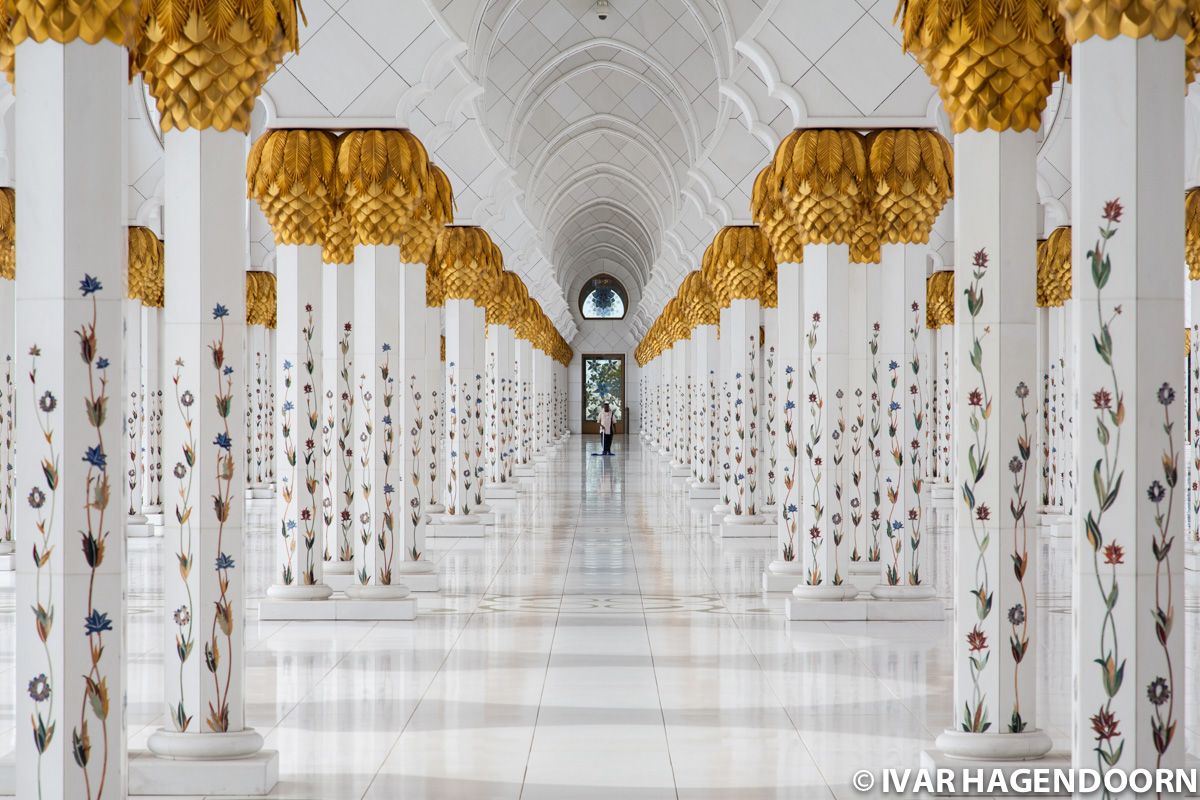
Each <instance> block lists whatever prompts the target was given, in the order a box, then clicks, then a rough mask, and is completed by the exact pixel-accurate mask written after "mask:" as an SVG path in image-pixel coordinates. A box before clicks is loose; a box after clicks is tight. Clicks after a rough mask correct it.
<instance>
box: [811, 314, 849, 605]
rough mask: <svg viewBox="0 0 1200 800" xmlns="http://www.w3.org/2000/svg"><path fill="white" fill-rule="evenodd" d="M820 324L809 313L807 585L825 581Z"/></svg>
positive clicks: (818, 318)
mask: <svg viewBox="0 0 1200 800" xmlns="http://www.w3.org/2000/svg"><path fill="white" fill-rule="evenodd" d="M820 326H821V315H820V314H819V313H814V314H813V315H812V323H811V324H810V325H809V327H808V333H807V334H805V337H804V339H805V341H806V342H807V343H808V365H809V366H808V379H809V380H810V381H812V386H813V390H812V391H811V392H809V394H808V416H809V423H808V442H807V444H805V446H804V450H805V455H806V456H807V458H808V464H809V467H808V470H809V475H810V476H811V477H812V486H813V496H812V498H811V499H810V501H809V506H810V507H811V508H812V511H813V524H812V525H810V526H809V529H808V541H809V544H808V546H809V550H810V553H811V558H812V562H811V564H810V566H809V569H808V575H807V577H806V578H805V582H806V583H807V584H808V585H809V586H819V585H821V584H822V583H824V580H825V578H824V575H822V573H821V561H820V557H819V556H820V550H821V545H822V542H823V538H824V533H823V531H822V529H821V520H822V518H823V517H824V515H825V506H824V504H823V502H822V500H821V478H822V475H821V473H822V471H823V467H824V464H823V463H822V459H821V456H819V455H816V454H815V451H816V449H817V447H818V446H819V445H820V444H821V437H822V435H823V430H822V428H823V421H824V417H823V416H822V413H821V412H822V409H823V408H824V407H825V399H824V398H823V397H822V396H821V384H820V382H819V381H818V379H817V376H818V372H817V367H819V366H820V364H821V361H822V358H821V357H820V356H818V355H816V349H817V337H818V331H819V329H820ZM841 582H842V578H841V576H840V575H835V576H834V583H835V584H840V583H841Z"/></svg>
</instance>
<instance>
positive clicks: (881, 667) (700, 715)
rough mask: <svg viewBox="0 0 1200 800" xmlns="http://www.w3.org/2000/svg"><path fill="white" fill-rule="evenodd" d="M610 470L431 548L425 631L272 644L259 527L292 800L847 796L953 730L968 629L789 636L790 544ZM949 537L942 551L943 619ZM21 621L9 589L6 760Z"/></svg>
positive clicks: (254, 543)
mask: <svg viewBox="0 0 1200 800" xmlns="http://www.w3.org/2000/svg"><path fill="white" fill-rule="evenodd" d="M595 448H596V444H595V442H591V441H585V440H582V439H580V438H578V437H576V438H573V439H571V440H569V441H568V442H567V443H565V444H563V445H562V446H561V447H560V448H559V449H558V451H557V453H556V454H555V455H554V457H553V459H552V461H551V463H550V464H549V465H547V466H546V467H542V468H540V469H539V472H538V476H537V478H536V482H535V483H534V484H533V486H532V487H531V491H529V492H527V493H525V494H523V495H522V496H521V500H520V502H519V508H518V509H517V510H516V511H515V512H514V513H513V514H512V515H511V516H510V517H508V518H507V519H505V520H503V522H502V524H501V525H500V526H499V528H498V530H497V533H496V535H495V536H494V537H492V538H489V539H488V540H487V541H484V542H478V541H476V542H471V541H468V540H459V541H450V542H444V543H441V544H440V545H438V546H436V547H435V546H433V545H432V544H431V546H430V548H429V551H428V554H429V557H431V558H432V559H434V560H436V561H437V562H438V564H439V567H440V570H441V574H442V578H443V586H444V589H443V591H442V592H441V593H440V594H438V595H435V596H431V597H429V598H428V599H422V600H421V602H420V609H421V613H420V616H419V617H418V619H417V621H416V622H412V623H347V622H340V623H321V622H303V623H301V622H293V623H266V622H259V621H258V618H257V600H258V598H260V597H261V596H262V595H263V593H264V591H265V588H266V586H267V585H268V584H269V582H270V579H271V575H272V574H273V573H274V564H273V558H272V553H273V550H272V548H273V545H274V537H273V535H272V534H273V526H272V525H271V524H270V522H269V513H270V510H269V506H268V507H266V508H264V509H261V510H255V511H253V512H252V520H251V526H250V528H251V530H250V534H249V541H248V546H247V562H248V564H249V568H250V573H251V577H250V580H251V588H250V594H251V600H250V603H249V611H248V619H247V623H246V632H247V638H248V641H249V642H250V649H249V651H248V654H247V669H246V676H247V686H248V691H247V697H248V700H247V704H246V713H247V718H248V721H249V723H250V724H251V725H253V726H254V727H256V728H257V729H259V730H260V731H262V732H263V733H264V734H265V735H266V739H267V746H268V747H270V748H274V749H277V750H278V751H279V752H280V757H281V780H280V783H279V785H278V786H277V787H276V790H275V792H274V794H273V796H278V797H289V798H310V799H314V800H315V799H316V798H336V799H338V800H341V799H342V798H346V799H350V798H355V799H357V798H378V799H383V798H404V799H405V800H409V799H412V798H430V799H431V800H433V799H436V800H459V799H461V800H484V799H485V798H525V799H526V800H540V799H541V798H545V799H546V800H571V799H572V798H595V799H596V800H610V799H613V800H643V799H644V798H681V799H682V798H695V799H696V800H700V799H701V798H711V800H718V799H721V800H724V799H725V798H737V800H758V799H759V798H804V799H806V800H807V798H830V797H837V798H851V797H861V796H862V795H860V794H858V793H856V792H854V791H853V790H852V789H851V788H850V787H849V785H848V782H849V780H850V777H851V775H852V773H853V772H854V770H855V769H858V768H862V767H866V768H874V769H877V768H881V767H886V766H905V765H915V764H916V763H917V761H918V757H919V752H920V750H921V749H922V748H923V747H926V746H928V745H929V743H931V742H932V739H933V737H934V736H935V735H936V734H937V733H938V732H940V731H941V730H942V729H943V728H944V727H946V726H947V725H948V724H950V723H951V710H952V709H951V699H950V694H951V683H952V678H951V669H950V642H949V623H948V622H947V623H911V622H910V623H836V624H833V623H830V624H826V623H792V624H788V623H785V622H784V621H783V619H782V615H781V613H780V609H781V607H782V602H783V600H782V596H766V595H763V594H762V593H761V592H760V591H758V586H759V582H760V576H761V573H762V569H763V567H764V565H765V564H766V563H767V562H768V561H769V560H770V558H771V551H772V549H773V545H772V543H771V542H770V541H769V540H768V541H764V542H762V543H757V544H728V543H726V544H722V543H721V542H720V541H719V540H717V539H714V538H713V537H712V535H711V534H710V532H709V531H708V529H707V527H706V526H705V527H701V526H700V525H698V524H697V520H698V517H693V516H692V515H691V514H690V513H689V512H688V511H687V508H686V504H685V503H684V502H683V500H682V496H681V495H679V494H678V493H676V494H674V495H673V494H672V493H671V490H670V485H669V483H667V482H665V481H664V479H663V478H662V476H661V469H660V467H659V465H658V464H657V462H655V461H654V460H653V459H651V457H650V456H649V455H648V453H647V452H646V451H644V450H643V449H642V448H641V447H640V446H638V445H637V443H636V442H634V441H628V442H626V441H619V442H618V449H619V450H620V451H621V452H619V454H618V455H617V456H616V457H615V458H596V457H592V456H591V455H590V452H589V451H590V450H594V449H595ZM949 539H950V537H949V535H948V534H947V533H946V532H944V531H937V532H935V534H934V535H933V537H932V539H931V541H932V543H933V546H932V554H933V560H934V572H935V575H934V579H935V581H936V583H937V586H938V589H939V595H940V596H941V597H943V598H947V597H948V584H949V578H950V574H949V558H948V556H949V545H950V541H949ZM1041 548H1042V558H1043V562H1042V563H1043V564H1044V565H1046V567H1047V568H1046V569H1045V570H1044V572H1043V575H1042V578H1041V581H1040V591H1039V598H1040V601H1041V604H1042V608H1041V610H1040V612H1039V620H1038V622H1039V624H1040V625H1041V626H1042V630H1043V632H1044V635H1043V636H1042V638H1041V648H1040V649H1039V651H1038V654H1037V657H1038V665H1039V669H1040V671H1041V679H1040V686H1039V692H1038V701H1039V705H1040V712H1039V713H1040V716H1041V719H1042V723H1043V726H1044V727H1046V728H1047V729H1048V730H1049V731H1050V732H1051V734H1052V735H1053V736H1054V738H1055V742H1056V746H1058V747H1061V748H1064V749H1065V748H1067V747H1068V746H1069V734H1068V724H1069V715H1070V674H1069V671H1068V664H1069V659H1070V611H1069V609H1070V597H1069V591H1070V550H1069V545H1068V542H1067V541H1065V540H1050V539H1043V540H1042V541H1041ZM159 560H160V547H159V540H134V541H133V542H131V544H130V552H129V570H130V573H129V613H130V624H129V627H128V643H129V653H130V656H129V696H128V709H129V732H130V736H129V744H130V747H131V748H140V747H144V744H145V740H146V737H147V736H148V735H149V733H150V732H151V731H152V730H153V729H154V728H155V727H156V726H158V725H159V724H161V722H162V714H161V710H162V709H161V700H160V698H161V692H162V675H161V659H162V655H161V652H160V648H161V638H160V637H161V628H160V621H159V620H160V617H161V614H160V613H159V606H160V604H161V599H162V598H161V579H160V576H159ZM1196 577H1197V576H1195V575H1190V576H1189V584H1188V595H1187V596H1188V603H1187V609H1188V614H1187V620H1186V625H1187V633H1188V637H1189V638H1188V676H1187V680H1188V684H1189V686H1190V687H1192V691H1193V694H1192V699H1190V700H1189V704H1188V705H1189V707H1188V709H1187V710H1188V715H1187V720H1186V722H1187V725H1188V728H1187V741H1188V746H1189V750H1190V751H1191V752H1193V753H1195V752H1197V750H1200V731H1198V730H1197V725H1198V723H1200V720H1198V716H1200V712H1198V706H1200V701H1198V700H1197V699H1196V698H1197V695H1198V694H1200V692H1197V691H1196V688H1195V687H1198V686H1200V681H1198V680H1197V676H1198V672H1197V663H1198V662H1200V619H1198V617H1200V587H1198V586H1197V582H1196ZM10 586H11V584H10ZM947 602H948V601H947ZM12 617H13V593H12V589H11V588H4V589H0V752H3V750H5V749H10V748H11V746H12V740H13V736H14V727H13V703H12V691H13V685H14V682H15V676H14V674H13V650H12V648H13V623H12ZM22 730H23V729H22Z"/></svg>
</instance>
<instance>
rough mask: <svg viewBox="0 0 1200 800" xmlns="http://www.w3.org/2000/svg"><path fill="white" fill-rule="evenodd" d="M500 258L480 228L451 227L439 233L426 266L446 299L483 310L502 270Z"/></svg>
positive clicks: (468, 226) (467, 226)
mask: <svg viewBox="0 0 1200 800" xmlns="http://www.w3.org/2000/svg"><path fill="white" fill-rule="evenodd" d="M499 255H500V250H499V248H497V247H496V246H495V245H494V244H492V240H491V237H489V236H488V234H487V231H485V230H484V229H483V228H480V227H478V226H476V225H452V226H449V227H446V228H443V229H442V231H441V233H439V234H438V237H437V240H436V241H435V242H434V244H433V251H432V255H431V256H430V258H429V264H430V266H431V267H433V268H434V269H436V270H437V271H438V273H439V275H440V276H441V280H442V288H443V290H444V293H445V294H444V296H445V299H447V300H472V301H474V302H475V305H477V306H481V307H482V306H483V305H484V301H485V300H486V299H487V297H488V295H489V294H490V292H491V289H492V286H493V284H494V283H495V281H496V278H497V276H499V274H500V270H501V269H502V265H501V263H499Z"/></svg>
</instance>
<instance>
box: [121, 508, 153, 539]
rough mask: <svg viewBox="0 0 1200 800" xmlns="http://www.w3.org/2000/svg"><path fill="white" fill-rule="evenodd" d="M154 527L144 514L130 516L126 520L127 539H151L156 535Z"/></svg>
mask: <svg viewBox="0 0 1200 800" xmlns="http://www.w3.org/2000/svg"><path fill="white" fill-rule="evenodd" d="M154 527H155V526H152V525H150V523H149V521H148V520H147V519H146V518H145V517H144V516H142V515H140V514H139V515H138V516H136V517H128V518H127V519H126V522H125V538H126V539H149V538H150V537H152V536H153V535H154Z"/></svg>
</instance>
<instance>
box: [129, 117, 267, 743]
mask: <svg viewBox="0 0 1200 800" xmlns="http://www.w3.org/2000/svg"><path fill="white" fill-rule="evenodd" d="M165 139H166V151H165V183H166V195H165V202H166V204H167V205H168V206H169V207H170V208H171V214H169V215H168V217H167V222H166V228H165V233H166V237H165V238H166V240H167V241H170V242H172V246H171V247H168V248H167V250H166V262H165V263H166V269H165V272H166V287H167V288H166V308H165V315H164V317H165V321H164V335H163V360H164V363H165V364H167V365H168V367H167V369H168V377H169V379H170V384H169V385H168V389H167V394H168V396H167V398H165V399H166V407H167V410H166V412H165V422H164V426H163V454H164V459H165V462H164V463H166V464H169V465H171V466H170V471H171V477H170V478H168V479H167V486H166V487H165V489H164V495H165V497H166V503H167V506H168V508H167V512H166V519H167V523H166V528H165V530H164V540H165V541H164V544H165V547H167V548H169V550H168V551H167V552H168V553H170V555H169V556H168V555H167V554H166V553H164V557H163V559H162V561H163V569H164V578H163V608H164V614H165V617H166V619H165V620H164V624H163V638H164V653H166V654H167V655H166V656H164V658H163V669H164V672H165V675H164V688H165V691H166V706H167V712H168V713H167V719H168V725H167V727H165V728H162V729H159V730H158V731H157V732H155V733H154V734H153V735H151V737H150V741H149V747H150V750H151V751H152V752H153V753H155V754H156V755H159V756H163V757H168V758H170V757H181V758H193V759H202V758H213V757H231V756H242V755H250V754H252V753H255V752H257V751H258V750H259V749H260V748H261V747H262V737H261V736H260V735H259V734H258V733H256V732H255V731H254V730H253V729H250V728H247V727H246V725H245V683H244V674H245V661H244V654H245V640H244V637H243V625H244V620H245V617H244V615H245V604H244V600H245V584H244V581H243V577H242V576H243V575H244V574H245V566H246V565H245V560H244V558H243V515H244V506H243V502H244V492H245V488H244V486H245V478H244V476H243V470H242V469H240V467H241V466H242V465H241V464H240V463H239V462H240V461H241V459H240V457H239V455H238V454H239V453H241V452H242V449H243V447H244V444H245V443H244V442H243V441H241V439H242V437H243V436H244V426H243V424H242V420H243V419H244V415H245V408H244V405H243V404H244V399H245V380H246V377H245V375H244V372H243V370H242V358H241V354H242V353H243V352H244V345H245V319H246V314H245V303H246V296H245V290H244V280H245V278H244V273H243V266H242V264H243V261H242V259H243V257H244V253H243V245H242V240H243V239H244V237H245V226H246V217H245V204H244V203H245V201H244V192H245V184H244V182H243V181H244V178H243V175H244V172H245V158H246V140H245V137H244V136H243V135H242V134H240V133H238V132H236V131H227V132H219V131H215V130H194V129H193V130H187V131H170V132H168V133H166V134H165ZM239 231H240V232H241V235H239V233H238V232H239Z"/></svg>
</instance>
